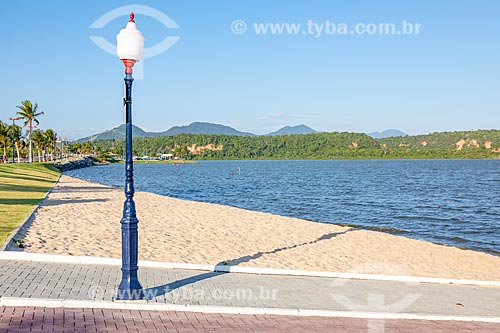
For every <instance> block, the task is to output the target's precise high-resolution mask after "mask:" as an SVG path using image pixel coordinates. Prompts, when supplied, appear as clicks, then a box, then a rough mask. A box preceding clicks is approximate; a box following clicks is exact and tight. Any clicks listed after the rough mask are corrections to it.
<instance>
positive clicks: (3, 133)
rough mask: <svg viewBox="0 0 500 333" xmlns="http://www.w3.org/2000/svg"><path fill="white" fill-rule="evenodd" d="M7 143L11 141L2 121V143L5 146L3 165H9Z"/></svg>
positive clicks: (0, 128) (0, 132) (0, 131)
mask: <svg viewBox="0 0 500 333" xmlns="http://www.w3.org/2000/svg"><path fill="white" fill-rule="evenodd" d="M7 141H9V137H8V136H7V126H6V125H5V124H4V123H2V122H1V121H0V142H1V143H2V146H3V155H2V161H3V163H7Z"/></svg>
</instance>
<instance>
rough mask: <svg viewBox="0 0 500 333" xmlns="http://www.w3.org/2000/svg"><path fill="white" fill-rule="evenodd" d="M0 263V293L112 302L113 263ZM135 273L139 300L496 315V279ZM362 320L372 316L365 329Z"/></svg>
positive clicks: (153, 317) (257, 323)
mask: <svg viewBox="0 0 500 333" xmlns="http://www.w3.org/2000/svg"><path fill="white" fill-rule="evenodd" d="M0 267H1V269H0V297H4V298H6V297H15V298H18V299H21V300H22V299H51V300H67V299H69V300H87V301H88V300H96V301H100V302H103V301H104V302H112V299H113V296H114V295H115V292H116V287H117V284H118V283H119V279H120V267H119V266H112V265H87V264H63V263H47V262H32V261H15V260H0ZM139 279H140V281H141V283H142V284H143V288H144V292H145V295H146V297H147V298H148V301H147V302H148V303H152V304H181V305H194V306H196V305H203V306H225V307H238V308H240V307H250V308H268V309H301V310H324V311H344V313H352V311H356V312H361V313H393V314H398V313H403V314H410V315H424V316H425V315H441V316H461V317H498V318H500V288H494V287H477V286H458V285H446V284H424V283H404V282H390V281H368V280H346V279H338V278H319V277H298V276H279V275H255V274H238V273H214V272H206V271H195V270H181V269H175V270H174V269H163V268H148V267H142V268H140V269H139ZM144 303H145V302H144ZM24 305H26V304H24ZM193 310H194V311H196V309H193ZM0 311H1V317H0V332H7V331H8V332H25V331H34V332H37V331H38V332H40V331H46V329H47V330H48V331H99V332H101V331H125V330H128V331H141V332H143V331H148V330H152V331H153V330H163V331H165V330H168V331H179V332H181V331H182V332H184V331H198V330H201V331H211V330H212V331H223V330H227V331H287V330H288V331H294V332H295V331H304V332H306V331H318V332H321V331H325V332H331V331H335V332H431V331H432V332H451V331H454V332H500V324H496V323H484V322H483V323H481V322H470V321H429V320H399V319H398V320H389V319H386V320H382V321H381V320H377V319H370V320H367V319H352V318H331V317H330V318H325V317H299V316H295V317H294V316H269V315H257V316H256V315H230V314H223V315H219V314H217V315H215V314H202V313H196V312H176V311H143V310H140V311H130V310H118V309H113V310H111V309H97V308H96V309H87V308H85V309H68V308H55V309H52V308H44V307H36V308H35V307H26V306H23V304H22V302H21V303H20V304H19V307H14V308H13V307H1V308H0ZM370 325H371V326H373V327H372V328H371V329H369V328H370ZM377 325H378V326H377ZM377 327H378V328H379V329H382V330H379V329H377ZM332 328H335V329H334V330H332Z"/></svg>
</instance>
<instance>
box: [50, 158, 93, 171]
mask: <svg viewBox="0 0 500 333" xmlns="http://www.w3.org/2000/svg"><path fill="white" fill-rule="evenodd" d="M98 164H99V163H97V162H94V161H93V160H92V159H90V158H88V157H84V158H81V159H78V160H65V161H62V162H59V163H55V164H54V166H55V167H56V168H58V169H59V170H61V171H63V172H64V171H69V170H76V169H82V168H88V167H91V166H94V165H98Z"/></svg>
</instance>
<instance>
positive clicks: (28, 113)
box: [17, 100, 43, 163]
mask: <svg viewBox="0 0 500 333" xmlns="http://www.w3.org/2000/svg"><path fill="white" fill-rule="evenodd" d="M17 108H18V109H19V110H21V111H18V112H17V114H18V115H19V116H20V118H21V119H24V120H25V122H24V126H29V127H28V130H29V136H28V141H29V148H28V154H29V162H30V163H31V162H33V153H32V149H33V135H32V133H33V123H35V124H36V125H38V124H39V123H40V122H39V121H38V119H37V117H38V116H41V115H42V114H43V111H40V112H38V103H35V105H33V104H32V103H31V102H30V101H28V100H25V101H22V102H21V105H18V106H17Z"/></svg>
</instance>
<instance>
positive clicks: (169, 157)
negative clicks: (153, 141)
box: [160, 154, 174, 161]
mask: <svg viewBox="0 0 500 333" xmlns="http://www.w3.org/2000/svg"><path fill="white" fill-rule="evenodd" d="M173 158H174V155H173V154H161V155H160V160H161V161H163V160H172V159H173Z"/></svg>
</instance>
